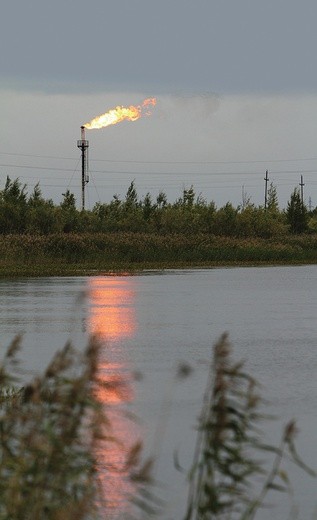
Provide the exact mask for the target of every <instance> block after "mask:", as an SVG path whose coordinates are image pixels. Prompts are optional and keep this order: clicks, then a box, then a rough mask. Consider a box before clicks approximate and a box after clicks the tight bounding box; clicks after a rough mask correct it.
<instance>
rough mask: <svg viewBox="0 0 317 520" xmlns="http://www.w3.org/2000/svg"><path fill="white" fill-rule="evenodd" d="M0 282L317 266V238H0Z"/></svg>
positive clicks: (124, 235) (136, 235) (102, 235)
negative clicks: (155, 272)
mask: <svg viewBox="0 0 317 520" xmlns="http://www.w3.org/2000/svg"><path fill="white" fill-rule="evenodd" d="M0 251H1V258H0V277H2V278H7V277H25V276H83V275H85V276H86V275H92V274H100V273H107V274H108V273H113V272H114V273H118V272H139V271H143V270H152V269H156V270H163V269H168V268H170V269H184V268H198V267H200V268H212V267H223V266H228V267H230V266H238V265H240V266H249V265H262V266H263V265H291V264H315V263H317V234H314V235H313V234H309V235H299V236H295V235H285V236H283V237H279V238H278V239H276V238H275V239H260V238H250V239H248V238H246V239H241V238H228V237H218V236H214V235H207V234H196V235H184V234H171V235H158V234H146V233H96V234H92V233H87V234H52V235H48V236H44V235H3V236H1V237H0Z"/></svg>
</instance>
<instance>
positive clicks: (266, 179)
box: [264, 170, 269, 211]
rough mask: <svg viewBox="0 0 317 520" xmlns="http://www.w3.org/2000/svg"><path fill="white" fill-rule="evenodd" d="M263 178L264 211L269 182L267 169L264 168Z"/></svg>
mask: <svg viewBox="0 0 317 520" xmlns="http://www.w3.org/2000/svg"><path fill="white" fill-rule="evenodd" d="M264 180H265V192H264V209H265V211H266V208H267V184H268V182H269V171H268V170H266V172H265V177H264Z"/></svg>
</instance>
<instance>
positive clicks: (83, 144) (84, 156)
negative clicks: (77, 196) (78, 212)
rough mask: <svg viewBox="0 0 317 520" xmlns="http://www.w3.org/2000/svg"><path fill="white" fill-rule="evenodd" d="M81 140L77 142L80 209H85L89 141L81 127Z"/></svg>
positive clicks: (83, 128)
mask: <svg viewBox="0 0 317 520" xmlns="http://www.w3.org/2000/svg"><path fill="white" fill-rule="evenodd" d="M80 129H81V139H79V140H78V141H77V147H78V148H80V149H81V209H82V211H83V210H84V209H85V185H86V184H87V183H88V182H89V174H88V148H89V141H87V140H86V139H85V127H84V126H81V127H80Z"/></svg>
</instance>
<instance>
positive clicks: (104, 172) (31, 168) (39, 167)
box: [0, 164, 317, 176]
mask: <svg viewBox="0 0 317 520" xmlns="http://www.w3.org/2000/svg"><path fill="white" fill-rule="evenodd" d="M0 167H2V168H25V169H29V170H49V171H62V172H74V168H55V167H50V166H29V165H23V164H0ZM89 171H90V172H93V173H102V174H109V175H117V174H121V175H144V174H147V175H169V176H170V175H193V176H195V175H203V176H205V175H208V176H211V175H220V176H224V175H261V174H262V172H259V171H257V172H256V171H251V172H244V171H238V172H237V171H232V172H221V171H216V172H215V171H214V172H212V171H210V172H184V171H181V172H164V171H160V172H148V171H127V170H117V171H114V170H92V169H90V170H89ZM316 172H317V168H316V169H313V170H302V169H296V170H270V174H275V175H276V174H291V173H296V174H300V173H316Z"/></svg>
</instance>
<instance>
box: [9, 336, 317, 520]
mask: <svg viewBox="0 0 317 520" xmlns="http://www.w3.org/2000/svg"><path fill="white" fill-rule="evenodd" d="M20 343H21V338H20V337H16V338H15V339H14V340H13V341H12V343H11V345H10V346H9V348H8V349H7V352H6V355H5V358H4V361H3V362H2V364H1V365H0V458H1V464H0V519H1V520H20V519H22V518H23V520H64V519H65V520H71V519H76V520H77V519H83V520H84V519H85V520H93V519H94V518H95V519H97V518H108V512H109V514H110V511H111V508H112V505H111V504H109V502H108V497H107V495H105V494H104V490H105V489H106V487H104V483H105V481H107V479H108V480H111V479H112V478H113V473H112V471H114V472H116V473H118V472H122V474H123V475H124V478H125V479H127V480H128V481H129V482H130V483H131V484H132V485H133V494H132V496H130V499H131V500H132V503H133V504H134V505H135V507H136V509H135V514H136V515H137V516H133V517H131V518H140V516H139V515H138V514H137V513H138V512H139V513H142V514H141V517H142V518H145V517H146V518H150V517H155V516H157V513H158V512H159V511H160V510H161V506H162V502H161V501H160V500H159V499H157V498H156V497H155V496H154V495H153V494H152V490H151V488H152V485H153V478H152V475H151V473H152V471H151V468H152V464H153V461H152V460H151V459H147V460H145V461H142V441H140V440H138V441H137V442H136V443H135V444H133V445H132V446H130V447H126V446H125V445H122V442H123V441H122V440H121V439H119V438H118V437H117V432H116V431H115V430H114V429H113V428H112V424H111V415H109V414H108V410H107V409H106V408H105V402H106V401H107V400H105V401H104V400H99V399H98V396H99V395H101V394H102V395H103V396H105V395H106V394H107V392H110V395H111V396H112V397H113V395H114V394H116V393H117V395H120V392H122V388H124V384H125V383H124V381H121V380H118V381H114V380H112V379H111V380H109V381H108V380H107V379H105V377H104V375H103V373H102V372H100V371H99V364H98V363H99V355H100V345H99V344H98V342H96V340H95V339H93V338H92V339H91V340H90V342H89V344H88V347H87V348H86V350H85V351H84V352H82V353H79V352H76V351H75V350H74V348H73V347H72V345H71V344H70V343H68V344H67V345H66V346H65V347H64V349H63V350H61V351H60V352H57V353H56V354H55V356H54V357H53V359H52V361H51V362H50V364H49V365H48V367H47V368H46V369H45V370H44V372H43V373H42V374H41V375H39V376H37V377H34V378H33V379H32V380H31V381H29V382H28V381H26V382H24V386H23V387H21V386H18V385H19V380H18V379H17V374H20V377H21V375H23V373H22V372H21V367H20V363H19V361H18V357H17V356H18V352H19V349H20ZM102 366H104V364H102ZM190 373H191V367H190V366H188V365H187V364H184V363H183V364H182V365H181V366H180V367H179V369H178V377H179V378H180V379H183V378H184V377H188V376H189V375H190ZM122 385H123V386H122ZM260 403H261V399H260V397H259V395H258V392H257V383H256V381H255V380H254V379H253V378H252V377H251V376H250V375H248V374H247V373H246V372H245V371H244V367H243V363H233V362H232V361H231V351H230V345H229V343H228V339H227V335H223V336H222V337H221V338H220V339H219V341H218V342H217V343H216V345H215V347H214V356H213V363H212V365H211V366H210V370H209V376H208V381H207V385H206V392H205V396H204V401H203V409H202V412H201V415H200V419H199V431H198V436H197V445H196V450H195V454H194V462H193V467H192V470H191V473H190V486H189V494H188V507H187V513H186V520H193V519H195V520H209V519H217V518H219V519H223V518H225V519H228V518H230V519H231V520H238V519H239V520H252V519H253V518H254V516H255V515H256V512H257V510H258V509H259V507H261V505H262V504H263V503H264V500H265V497H266V494H267V493H268V492H269V491H271V490H275V491H280V492H283V491H286V492H287V491H289V489H290V483H289V478H288V475H287V473H286V472H285V470H284V469H283V468H282V462H283V458H284V456H285V455H286V454H287V456H288V457H289V458H291V459H292V460H293V462H295V464H297V465H298V466H299V467H300V468H301V469H303V470H305V471H306V472H308V473H309V474H310V475H314V476H315V473H314V472H313V471H312V470H311V469H310V468H308V467H307V466H306V465H305V464H304V463H303V462H302V461H301V459H300V458H299V456H298V454H297V452H296V449H295V445H294V436H295V433H296V427H295V423H294V422H293V421H291V422H290V423H289V424H288V425H287V426H286V427H285V430H284V432H283V436H282V440H281V444H280V446H278V447H275V446H268V445H266V444H263V442H262V440H261V438H260V437H261V436H260V430H259V428H258V423H259V421H260V419H263V416H262V415H261V414H260V413H259V410H258V407H259V404H260ZM128 417H129V416H128ZM128 417H126V418H128ZM113 443H114V444H115V445H116V446H121V448H122V452H123V453H124V452H125V454H126V456H125V458H124V459H123V461H122V468H120V467H111V464H108V463H107V461H106V460H104V464H103V465H102V467H101V466H100V464H98V460H97V457H98V453H100V452H102V453H103V454H106V453H109V452H110V451H111V446H113ZM109 445H110V451H107V449H108V448H109ZM107 447H108V448H107ZM264 452H265V453H267V452H269V453H271V454H272V455H273V456H274V457H275V458H274V460H273V464H272V467H271V469H267V468H266V467H265V466H264V465H263V464H262V463H261V462H259V458H258V453H264ZM120 453H121V452H120ZM103 456H104V455H103ZM100 470H102V476H101V474H100ZM257 475H261V477H262V480H263V484H262V486H261V487H260V488H259V489H257V490H256V492H255V493H254V487H253V484H254V481H255V477H256V476H257ZM144 515H145V516H144ZM110 516H111V514H110ZM111 517H112V516H111Z"/></svg>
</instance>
